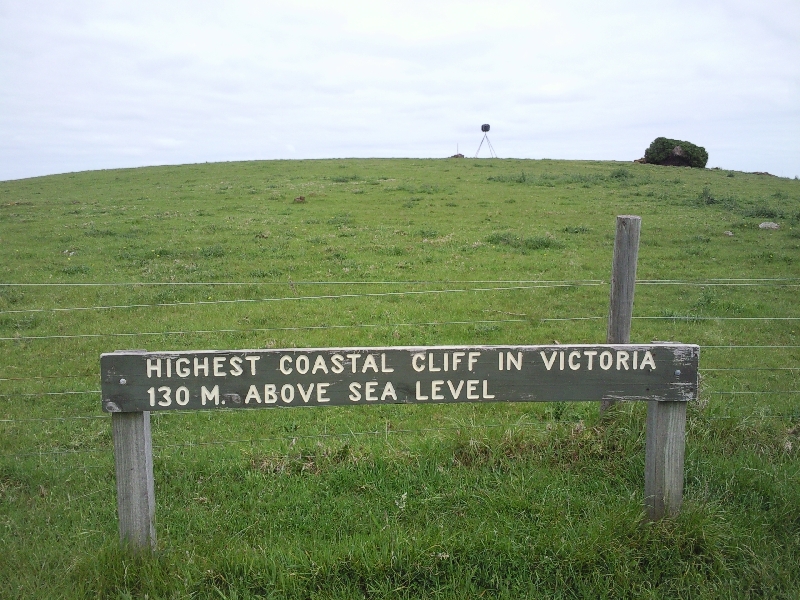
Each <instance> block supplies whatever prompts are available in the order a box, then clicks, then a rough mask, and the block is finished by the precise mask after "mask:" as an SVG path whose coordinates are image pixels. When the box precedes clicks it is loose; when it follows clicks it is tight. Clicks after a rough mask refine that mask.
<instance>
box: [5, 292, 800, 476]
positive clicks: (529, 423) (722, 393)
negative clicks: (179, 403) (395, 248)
mask: <svg viewBox="0 0 800 600" xmlns="http://www.w3.org/2000/svg"><path fill="white" fill-rule="evenodd" d="M289 284H290V285H291V287H292V289H293V290H296V289H297V287H299V286H308V287H312V286H331V287H338V286H353V287H366V286H374V285H381V286H398V287H403V286H420V285H436V286H442V287H440V288H438V289H425V290H419V289H400V290H393V291H376V292H369V291H366V292H357V293H356V292H353V293H337V294H317V295H313V294H305V295H300V294H296V295H293V296H278V297H263V298H229V299H217V300H213V299H212V300H192V301H176V302H153V303H130V304H105V305H87V306H67V307H63V306H37V307H29V308H14V309H8V310H0V316H2V315H9V316H15V315H18V316H24V315H36V314H42V313H48V314H53V315H58V314H69V313H90V312H101V311H125V310H132V309H137V310H138V309H145V310H157V309H159V308H167V307H172V308H189V307H200V306H203V307H206V306H211V307H214V306H219V307H224V306H228V305H247V304H254V303H274V302H283V303H286V302H314V301H330V300H340V299H374V298H380V297H393V298H409V299H414V298H417V297H419V296H442V295H449V294H465V293H475V294H482V295H486V294H491V293H497V292H503V291H526V290H534V289H559V288H562V289H563V288H579V287H591V288H597V287H600V288H603V287H606V286H607V283H605V282H603V281H600V280H564V281H552V280H470V281H455V280H438V281H426V280H408V281H297V282H289ZM636 284H637V286H686V287H725V288H737V287H739V288H752V287H763V288H796V287H800V278H754V279H705V280H696V281H692V280H680V279H676V280H641V281H637V282H636ZM286 285H287V283H286V282H182V283H174V282H143V283H134V282H116V283H0V288H2V287H8V288H14V287H20V288H21V287H29V288H44V287H56V288H57V287H68V288H102V287H109V288H115V287H123V288H132V287H142V288H146V287H164V286H171V287H187V288H190V289H191V288H198V287H211V288H214V287H222V288H235V287H237V286H239V287H243V286H247V287H250V288H253V287H274V286H286ZM443 286H449V287H443ZM487 304H488V303H487ZM483 310H484V312H502V311H496V310H494V309H489V308H485V309H483ZM509 316H515V317H517V318H504V319H460V320H437V321H415V322H395V323H350V324H326V325H297V326H275V327H252V328H210V329H186V330H162V331H118V332H101V333H71V332H65V333H48V334H42V335H20V334H17V335H13V336H0V343H6V344H7V343H19V342H25V343H34V344H36V343H40V342H41V343H47V342H55V341H64V342H66V343H69V341H70V340H81V339H101V338H129V339H136V338H147V337H164V338H169V337H179V336H187V335H196V336H214V335H221V334H230V333H236V334H255V333H265V332H291V331H301V332H302V331H325V330H347V329H355V330H357V329H380V328H392V329H397V328H403V327H409V328H413V327H437V326H462V327H463V326H473V327H474V326H485V325H499V324H514V323H517V324H519V323H536V322H538V323H558V322H570V321H572V322H580V321H600V322H604V321H605V320H606V319H607V315H579V316H563V317H532V316H529V315H527V314H523V313H516V314H510V315H509ZM633 320H634V321H652V322H659V321H661V322H672V323H681V322H685V323H693V324H695V325H697V326H700V325H702V324H703V323H712V322H716V323H722V322H732V323H737V322H741V323H746V322H754V321H757V322H777V323H781V322H787V323H788V322H796V321H800V317H798V316H794V315H782V316H704V315H692V314H685V315H680V314H669V315H636V316H634V317H633ZM797 349H800V345H793V344H701V366H700V373H701V377H702V378H703V379H704V381H703V385H702V386H701V388H702V389H701V395H702V396H706V397H728V398H732V399H736V398H738V397H746V398H754V397H755V398H758V397H766V398H772V397H774V396H778V395H781V396H786V397H789V398H790V399H791V401H790V403H789V410H785V409H782V410H779V411H778V412H773V411H772V410H764V408H763V407H762V408H761V409H759V410H753V411H750V412H749V413H741V412H735V411H734V412H728V413H726V414H720V413H718V412H716V411H712V412H709V413H708V414H705V415H703V418H705V419H708V420H710V421H714V420H737V419H738V420H747V419H755V420H756V421H758V420H781V421H784V422H786V424H787V425H790V426H793V427H796V426H797V423H798V421H800V381H798V380H797V378H796V377H795V376H794V375H795V374H796V373H798V372H800V367H798V366H797V365H798V361H797V358H796V356H795V353H793V352H791V351H793V350H797ZM704 350H712V351H727V352H734V353H736V352H738V351H752V350H757V351H758V352H760V353H764V352H777V353H782V356H781V358H780V359H779V360H780V361H781V362H780V363H779V364H780V366H752V365H751V364H750V363H749V362H744V360H743V359H742V360H741V362H740V363H739V364H736V366H714V365H715V364H716V363H715V362H714V358H713V357H712V358H708V357H707V355H708V353H705V352H704ZM96 358H98V359H99V356H98V357H96ZM735 360H736V361H740V359H735ZM738 373H742V374H745V375H748V376H752V375H753V374H756V373H758V374H767V373H769V374H776V375H780V376H788V378H787V377H783V379H781V380H780V381H778V382H777V384H778V387H777V388H776V387H774V385H775V383H776V382H774V381H770V382H767V383H766V384H761V385H766V387H763V388H762V389H734V388H731V389H716V388H715V387H712V386H709V384H708V381H707V378H708V377H713V375H714V374H725V375H731V374H733V375H736V374H738ZM787 379H788V380H787ZM62 380H70V381H74V382H80V381H85V382H90V381H91V384H89V385H83V386H77V387H79V389H67V390H65V389H51V388H52V385H53V384H54V383H55V382H57V381H62ZM33 383H36V384H41V385H43V386H44V387H45V389H42V390H38V391H28V390H27V389H25V388H26V387H27V386H28V385H29V384H33ZM9 386H23V390H25V391H21V390H19V389H8V388H9ZM65 397H66V398H69V397H90V398H95V399H96V400H97V402H96V405H97V412H96V413H91V414H76V415H64V416H41V417H38V416H37V417H30V416H23V417H19V416H8V415H2V414H0V431H2V430H3V428H5V429H6V430H7V431H6V432H5V434H8V433H9V431H8V430H9V428H15V427H16V428H31V427H32V428H36V427H44V428H46V427H47V426H49V425H53V424H61V425H65V424H69V425H70V426H77V427H79V428H80V427H83V428H84V429H85V428H86V427H88V426H89V425H90V424H93V423H98V422H101V421H102V420H105V419H109V416H108V415H106V414H104V413H100V412H99V411H100V402H99V399H100V390H99V373H98V372H93V371H91V370H86V371H82V372H73V373H64V374H58V375H38V374H37V375H33V374H24V373H23V374H19V375H16V374H15V375H13V376H12V375H11V374H9V373H5V372H0V400H2V401H3V402H8V403H14V404H15V405H16V403H19V402H23V403H24V402H41V401H43V400H46V399H49V398H65ZM60 408H63V407H60ZM193 412H194V413H196V414H197V413H204V412H208V413H210V414H209V417H210V415H211V414H213V415H214V416H213V418H215V419H230V418H231V417H230V415H231V414H242V413H245V412H248V409H233V410H232V409H223V410H218V409H217V410H213V411H193ZM185 414H188V413H182V412H164V413H153V416H154V417H155V422H156V423H158V422H160V421H161V419H174V418H180V416H181V415H185ZM582 422H583V420H582V419H577V420H574V419H573V420H572V421H570V420H569V419H561V418H558V419H556V418H554V417H553V416H552V415H551V416H550V417H546V416H542V415H538V416H537V418H536V419H535V420H531V419H523V420H519V419H516V420H510V421H508V422H503V423H491V422H485V423H459V424H456V425H448V426H440V427H422V428H413V427H412V428H408V427H406V428H403V427H400V428H394V427H389V426H388V421H387V425H386V426H385V427H379V428H376V429H374V430H360V431H351V430H347V431H337V432H328V431H327V430H326V431H323V432H317V433H297V432H292V433H291V434H286V435H269V436H258V437H247V438H241V439H212V440H207V439H202V440H197V441H189V442H182V443H169V442H168V441H167V442H164V443H161V444H156V445H154V449H155V450H158V451H170V450H176V449H181V450H183V449H192V448H200V447H213V446H225V445H240V446H241V445H250V446H255V445H259V444H268V443H276V442H277V443H287V442H292V441H294V442H296V441H297V440H312V441H317V442H321V441H324V440H332V439H363V438H380V437H384V438H385V439H387V440H388V439H389V437H390V436H414V435H416V436H421V435H430V434H453V433H455V432H461V431H488V430H491V429H498V428H515V427H516V428H548V427H553V426H554V425H556V424H558V425H559V426H564V427H574V426H577V425H578V424H579V423H582ZM41 435H43V436H45V437H46V436H47V433H46V431H45V430H42V431H41ZM13 444H14V442H6V444H5V445H6V450H5V451H2V452H0V460H10V461H26V460H31V459H36V460H37V461H39V462H42V461H46V460H58V459H63V458H65V457H87V456H96V455H103V454H104V453H105V455H106V457H107V458H108V460H107V461H106V462H105V463H102V462H101V463H99V464H98V463H96V464H87V463H86V462H85V461H84V464H83V465H82V467H80V468H82V469H83V470H87V469H111V468H112V467H113V466H112V462H113V461H112V460H111V457H110V436H109V438H108V440H106V441H105V443H104V444H102V445H100V446H98V447H92V448H69V447H63V444H59V443H56V444H52V443H51V444H50V446H49V448H44V447H41V446H40V447H38V448H35V449H34V448H31V447H27V448H26V447H15V446H14V445H13ZM54 446H55V447H54ZM72 466H75V465H72Z"/></svg>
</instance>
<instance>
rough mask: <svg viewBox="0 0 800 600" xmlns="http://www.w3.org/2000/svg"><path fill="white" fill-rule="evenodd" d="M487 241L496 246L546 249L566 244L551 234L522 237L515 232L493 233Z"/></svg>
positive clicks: (561, 246)
mask: <svg viewBox="0 0 800 600" xmlns="http://www.w3.org/2000/svg"><path fill="white" fill-rule="evenodd" d="M486 241H487V242H489V243H490V244H495V245H496V246H510V247H511V248H519V249H521V250H544V249H547V248H563V247H564V245H563V244H562V243H561V242H559V241H558V240H556V239H555V238H553V237H550V236H549V235H536V236H531V237H525V238H523V237H520V236H518V235H516V234H513V233H508V232H503V233H493V234H491V235H490V236H489V237H488V238H486Z"/></svg>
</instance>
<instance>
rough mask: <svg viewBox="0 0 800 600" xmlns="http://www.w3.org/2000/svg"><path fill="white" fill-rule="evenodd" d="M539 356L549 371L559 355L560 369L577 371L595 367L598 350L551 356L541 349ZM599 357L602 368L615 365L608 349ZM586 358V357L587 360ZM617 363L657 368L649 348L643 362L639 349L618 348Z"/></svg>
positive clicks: (555, 352)
mask: <svg viewBox="0 0 800 600" xmlns="http://www.w3.org/2000/svg"><path fill="white" fill-rule="evenodd" d="M539 356H541V358H542V363H543V364H544V368H545V369H547V370H548V371H550V370H551V369H552V368H553V367H554V366H555V362H556V358H557V357H558V359H559V362H558V365H559V370H560V371H563V370H564V369H565V367H569V368H570V370H572V371H577V370H579V369H580V368H581V367H582V366H583V365H584V364H585V365H586V368H587V370H589V371H591V370H592V369H593V367H594V357H595V356H597V350H584V351H583V352H580V351H579V350H573V351H571V352H569V353H566V352H565V351H564V350H553V352H552V353H551V354H550V357H549V358H548V356H547V353H546V352H545V351H544V350H541V351H539ZM565 358H566V360H565ZM599 358H600V360H599V361H598V362H599V363H600V368H601V369H603V370H604V371H608V370H609V369H610V368H612V367H613V366H614V355H613V354H612V353H611V352H609V351H608V350H605V351H603V352H601V353H600V357H599ZM584 359H586V360H585V362H584ZM501 360H502V356H501ZM520 360H521V357H520ZM616 365H617V368H616V370H617V371H629V370H634V371H637V370H638V371H643V370H644V369H646V368H648V367H649V368H650V369H652V370H653V371H655V369H656V361H655V360H654V359H653V354H652V353H651V352H650V351H649V350H646V351H645V353H644V356H643V357H642V360H641V362H639V351H638V350H634V351H633V353H631V352H628V351H627V350H617V356H616ZM501 370H502V369H501Z"/></svg>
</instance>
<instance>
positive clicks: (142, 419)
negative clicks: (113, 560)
mask: <svg viewBox="0 0 800 600" xmlns="http://www.w3.org/2000/svg"><path fill="white" fill-rule="evenodd" d="M111 431H112V437H113V439H114V466H115V468H116V477H117V512H118V513H119V539H120V543H121V544H122V545H123V546H127V547H129V548H130V549H132V550H134V551H135V552H141V551H150V550H155V547H156V528H155V508H156V498H155V488H154V485H153V441H152V437H151V435H150V413H149V412H130V413H122V412H119V413H112V414H111Z"/></svg>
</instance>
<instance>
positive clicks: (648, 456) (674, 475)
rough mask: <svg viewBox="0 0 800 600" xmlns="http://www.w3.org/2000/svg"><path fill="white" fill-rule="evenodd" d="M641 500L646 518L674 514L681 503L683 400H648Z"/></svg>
mask: <svg viewBox="0 0 800 600" xmlns="http://www.w3.org/2000/svg"><path fill="white" fill-rule="evenodd" d="M646 436H647V437H646V440H645V456H644V504H645V509H646V511H647V518H648V519H650V520H651V521H657V520H659V519H661V518H662V517H664V516H674V515H677V514H678V512H679V511H680V509H681V504H682V503H683V459H684V453H685V448H686V437H685V436H686V402H658V401H654V400H651V401H650V402H648V403H647V433H646Z"/></svg>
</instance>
